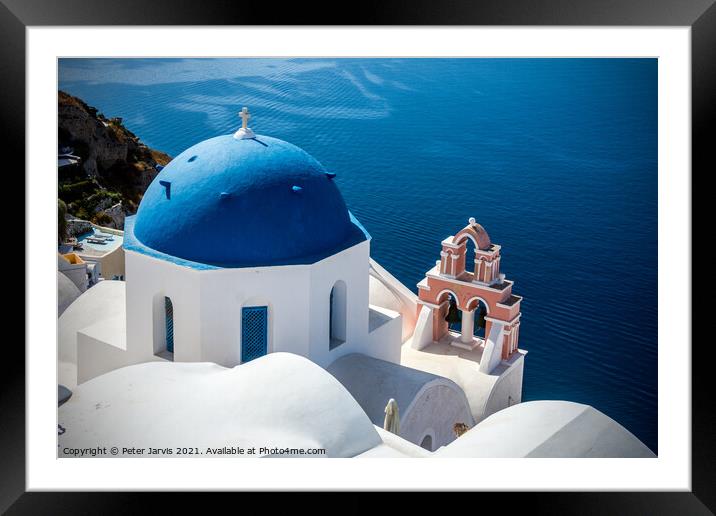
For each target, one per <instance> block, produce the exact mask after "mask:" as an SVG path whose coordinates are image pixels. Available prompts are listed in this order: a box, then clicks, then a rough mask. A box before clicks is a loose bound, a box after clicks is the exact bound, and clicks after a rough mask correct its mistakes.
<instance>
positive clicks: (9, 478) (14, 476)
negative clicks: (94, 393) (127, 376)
mask: <svg viewBox="0 0 716 516" xmlns="http://www.w3.org/2000/svg"><path fill="white" fill-rule="evenodd" d="M0 34H1V35H2V40H3V44H2V45H0V77H4V78H5V81H3V94H2V95H0V113H1V114H2V122H3V123H2V127H3V128H4V131H3V133H4V134H3V136H4V141H5V146H6V148H7V149H8V152H9V155H10V156H12V163H13V167H14V171H18V170H21V171H22V174H21V175H19V181H20V185H18V186H17V187H15V188H14V189H13V191H14V192H15V195H17V192H21V193H22V198H21V199H22V200H21V202H22V203H23V206H24V199H25V193H26V192H25V25H24V23H23V22H22V21H21V20H20V19H19V18H18V17H17V16H15V14H14V13H13V12H11V11H10V10H9V9H8V8H7V7H6V6H5V5H4V4H3V3H0ZM3 168H4V169H5V170H8V171H12V170H13V168H11V167H10V166H4V167H3ZM12 179H15V180H17V179H18V174H17V173H15V174H13V177H12ZM23 212H24V210H23ZM24 233H25V232H24V231H23V249H24V243H25V236H24ZM23 264H24V261H23ZM23 278H24V274H23ZM17 279H18V280H19V278H17ZM19 288H21V289H22V290H21V292H23V295H22V298H21V299H22V303H17V305H16V308H19V307H20V306H21V307H22V310H24V308H25V294H26V293H25V288H24V284H21V285H20V287H19ZM19 291H20V290H19ZM19 291H18V292H19ZM16 317H17V319H15V318H14V317H13V319H12V320H24V315H23V314H18V315H17V316H16ZM22 331H23V335H24V325H23V326H22ZM18 333H19V332H18ZM10 340H11V341H14V344H19V342H17V340H16V339H12V338H11V339H10ZM24 341H25V339H24V338H23V342H24ZM7 348H11V349H7ZM6 349H7V351H8V356H7V357H6V364H14V367H12V366H10V367H8V366H7V365H6V367H5V368H4V373H3V374H2V376H1V377H0V378H1V380H0V382H1V385H2V387H0V414H2V417H0V512H4V510H6V509H7V508H8V507H9V506H10V505H11V504H12V503H13V502H14V501H15V500H16V499H17V498H18V497H19V496H20V495H22V493H23V492H24V491H25V352H24V346H18V345H13V346H8V347H6Z"/></svg>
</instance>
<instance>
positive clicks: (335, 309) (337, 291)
mask: <svg viewBox="0 0 716 516" xmlns="http://www.w3.org/2000/svg"><path fill="white" fill-rule="evenodd" d="M328 304H329V312H328V328H329V342H328V349H329V350H331V349H335V348H337V347H338V346H340V345H341V344H343V343H344V342H345V341H346V307H347V306H346V284H345V282H343V281H341V280H338V281H336V284H335V285H333V288H332V289H331V295H330V299H329V302H328Z"/></svg>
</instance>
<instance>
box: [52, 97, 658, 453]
mask: <svg viewBox="0 0 716 516" xmlns="http://www.w3.org/2000/svg"><path fill="white" fill-rule="evenodd" d="M240 116H241V117H242V119H243V120H242V127H241V128H240V129H239V130H238V131H237V132H236V133H235V134H229V135H224V136H218V137H215V138H211V139H208V140H206V141H203V142H200V143H198V144H196V145H194V146H192V147H190V148H189V149H187V150H185V151H184V152H182V153H181V154H179V155H178V156H176V157H175V158H174V159H173V160H172V161H171V162H170V163H169V164H168V165H167V166H166V167H164V169H163V170H161V172H160V173H159V175H158V176H157V177H156V178H155V180H154V181H153V182H152V184H151V185H150V186H149V188H148V189H147V191H146V193H145V195H144V197H143V199H142V202H141V204H140V206H139V209H138V211H137V214H136V215H135V216H133V217H128V218H127V219H126V223H125V230H124V240H123V250H124V260H125V271H126V273H125V278H126V281H110V280H104V281H100V282H99V283H98V284H97V285H96V286H94V287H92V288H90V289H88V290H87V291H86V292H84V293H82V294H81V295H79V294H78V295H77V297H76V299H74V301H73V302H72V303H71V304H69V306H68V307H67V308H66V309H65V310H64V311H63V312H62V314H61V315H60V317H59V321H58V335H59V337H58V347H59V364H58V383H59V384H60V385H62V386H63V388H66V389H69V391H70V392H71V395H70V396H69V399H66V400H65V399H63V400H61V402H60V408H59V422H60V425H63V424H64V425H68V426H70V427H72V428H73V429H74V431H73V432H72V433H68V434H66V435H63V436H61V437H60V443H61V444H62V445H63V446H61V447H60V450H62V449H65V448H68V449H72V448H73V447H77V446H82V445H84V444H87V443H88V442H89V441H90V440H92V442H95V443H96V441H97V440H98V439H99V440H100V441H102V440H105V441H106V442H116V439H120V438H126V439H129V438H130V437H131V440H133V441H134V442H144V443H146V444H147V446H148V447H149V446H152V445H157V446H159V447H162V446H163V445H165V444H166V442H165V441H166V435H168V434H169V433H171V434H172V435H173V438H174V439H176V440H177V443H178V445H190V446H193V444H190V443H186V442H185V443H183V444H182V443H180V442H179V441H180V440H181V439H182V435H181V433H179V434H177V432H176V429H177V428H183V429H185V430H183V431H186V432H187V435H193V436H196V435H201V436H202V438H201V439H202V444H206V445H207V446H213V445H222V444H223V443H222V442H221V441H222V439H227V436H226V435H222V434H221V433H220V432H221V430H220V429H221V428H225V427H226V424H233V423H237V424H239V423H240V424H241V425H242V427H247V428H248V427H251V428H252V431H251V432H248V433H247V436H248V435H249V434H250V435H252V436H254V437H253V438H249V437H247V439H248V444H250V442H251V439H255V435H259V434H261V433H262V432H263V435H264V436H265V440H268V441H271V440H272V438H270V436H272V435H274V436H277V435H287V433H286V432H288V434H291V435H298V436H302V437H300V438H298V441H301V440H302V439H303V440H305V441H306V442H313V443H316V442H317V443H319V444H320V443H323V444H325V445H326V449H327V450H328V456H351V457H354V456H433V455H435V456H439V455H440V454H443V455H447V456H455V455H456V454H457V455H461V456H528V455H530V454H533V455H534V456H539V451H537V452H536V451H535V450H551V451H550V452H549V453H548V454H547V456H554V454H555V452H554V450H558V449H560V445H559V442H556V443H555V441H554V440H555V439H558V440H559V439H563V440H564V441H565V443H566V444H565V445H564V447H563V449H564V450H565V451H564V453H565V454H571V455H572V456H579V453H580V450H582V451H583V453H584V454H585V455H589V454H592V455H595V456H650V455H649V454H650V453H651V452H650V451H649V450H648V448H646V447H645V446H644V445H643V444H642V443H640V442H639V441H638V440H637V439H636V438H635V437H634V436H633V435H632V434H630V433H629V432H628V431H627V430H626V429H624V428H623V427H621V426H620V425H618V424H617V423H616V422H614V421H612V420H611V419H609V418H608V417H607V416H605V415H603V414H601V413H599V412H598V411H596V410H594V409H592V408H591V407H587V406H584V405H578V404H574V403H568V402H530V403H521V401H522V373H523V369H524V361H525V355H526V352H525V351H523V350H522V349H520V348H519V347H518V340H517V336H518V327H519V319H520V317H519V316H520V302H521V299H522V298H521V297H520V296H517V295H515V294H513V293H512V282H511V281H509V280H507V279H506V278H505V275H504V274H498V271H499V268H498V265H499V246H496V245H494V244H492V242H491V241H490V240H489V237H487V236H486V235H487V234H486V232H485V231H484V229H483V228H482V227H481V226H479V224H477V223H476V222H475V220H474V219H470V221H469V222H468V225H467V226H466V227H465V228H464V229H462V230H461V231H459V232H457V233H456V236H455V237H449V238H448V239H446V240H445V241H444V242H443V252H442V253H441V257H442V258H441V259H442V261H443V262H445V260H446V259H447V258H446V257H447V256H449V257H450V258H452V260H451V261H450V264H451V267H452V268H451V269H449V270H448V268H446V266H445V265H444V264H443V265H441V262H440V261H438V262H437V263H436V267H435V268H434V269H432V270H431V271H428V273H427V274H426V279H425V280H423V281H422V282H421V283H420V284H419V285H418V286H417V290H418V291H419V292H420V296H418V295H416V293H415V292H414V290H413V289H410V288H407V287H406V286H404V285H402V284H401V283H400V282H399V281H398V280H396V279H395V278H394V277H393V276H392V275H390V273H389V272H388V271H386V270H385V269H383V268H382V267H381V266H380V265H379V264H377V263H376V262H375V261H374V260H373V259H372V258H371V256H370V241H371V238H370V235H369V234H368V232H367V231H366V229H365V228H364V227H363V226H361V224H360V223H359V222H358V220H357V219H356V218H355V217H354V216H353V215H352V214H351V213H350V211H349V210H348V208H347V206H346V203H345V201H344V200H343V197H342V195H341V193H340V191H339V189H338V187H337V185H336V180H337V177H336V174H335V173H333V172H330V171H327V170H325V169H324V168H323V166H322V165H321V164H320V163H319V162H318V161H316V160H315V159H314V158H313V157H311V156H310V155H309V154H308V153H306V152H305V151H303V150H302V149H299V148H298V147H296V146H294V145H292V144H290V143H287V142H285V141H282V140H278V139H276V138H272V137H269V136H263V135H259V134H255V133H254V132H253V131H252V129H251V128H250V127H249V126H248V120H249V116H250V115H249V113H248V110H247V109H246V108H244V110H242V112H241V113H240ZM463 234H467V235H468V236H469V237H470V238H464V237H462V235H463ZM472 235H478V237H477V238H473V237H472ZM470 240H472V241H473V242H474V243H475V246H476V249H475V269H474V271H473V270H472V268H471V264H467V265H466V263H465V248H466V246H467V245H468V244H470ZM438 251H440V248H439V247H437V249H436V254H437V252H438ZM493 261H494V264H493ZM455 264H457V265H455ZM485 264H487V265H489V266H490V267H491V270H493V272H494V273H491V274H490V275H489V276H488V275H485V274H482V273H479V271H481V270H483V269H482V268H481V267H484V266H485ZM493 265H494V266H493ZM455 267H457V269H456V268H455ZM431 289H432V290H431ZM463 293H465V294H464V295H463ZM61 294H62V293H61ZM65 299H66V296H65ZM456 310H459V311H460V312H461V313H462V322H463V327H462V328H460V329H459V330H458V329H455V328H453V327H451V326H450V324H449V323H448V321H450V320H451V319H450V317H454V316H455V314H456V313H457V312H456ZM480 310H484V312H483V313H482V314H481V315H482V317H483V320H486V328H484V330H485V331H484V335H481V334H480V332H479V331H473V328H474V327H475V325H474V322H473V321H474V320H475V319H476V317H475V316H476V315H479V314H480ZM479 318H480V317H477V319H479ZM456 320H457V319H456ZM467 324H469V327H468V326H467ZM301 357H303V358H301ZM249 384H250V385H252V386H253V387H254V388H252V389H243V388H239V387H240V386H247V385H249ZM247 397H248V398H247ZM249 398H250V399H249ZM138 400H140V401H141V403H138ZM389 401H390V402H391V403H392V406H397V409H398V412H397V414H395V417H397V418H398V421H395V422H394V423H395V426H391V427H390V428H391V430H390V431H388V430H387V429H386V428H388V427H387V426H386V425H387V423H386V425H384V423H385V422H386V421H387V415H386V406H387V405H389ZM319 402H322V403H323V402H324V403H329V404H330V406H332V407H333V408H334V409H333V410H331V411H330V412H331V414H330V415H327V414H325V411H323V412H321V414H314V412H315V411H316V410H318V409H317V408H316V407H317V406H320V403H319ZM229 404H230V405H231V406H232V407H235V406H242V407H243V406H246V407H253V409H246V411H245V412H242V411H240V410H236V411H228V412H227V411H226V410H224V409H225V407H226V406H227V405H229ZM545 404H546V405H545ZM97 406H104V407H106V408H105V409H104V410H103V411H97V410H95V408H96V407H97ZM296 406H298V408H296ZM278 412H280V413H281V414H282V417H281V418H280V420H281V421H283V422H282V423H281V424H282V425H295V428H294V429H293V430H292V429H286V428H283V429H276V428H270V424H271V423H269V422H270V421H276V420H278V419H276V418H275V416H276V414H277V413H278ZM198 414H201V415H202V416H201V417H195V416H197V415H198ZM535 414H538V415H539V414H543V418H542V419H543V420H542V421H541V422H540V425H541V427H540V428H541V429H542V430H541V433H540V432H535V431H533V429H532V428H531V427H530V424H532V425H534V421H535ZM127 415H131V416H133V417H146V418H151V420H152V421H153V428H155V430H156V431H155V432H154V433H152V432H149V433H147V432H144V431H142V432H141V433H138V434H137V435H133V433H134V432H136V431H137V429H136V428H133V427H131V426H128V427H127V428H118V427H117V425H116V424H114V423H113V424H109V423H108V422H109V421H114V422H116V421H117V420H118V418H122V419H124V417H125V416H127ZM222 418H223V419H222ZM225 418H236V419H237V421H226V420H225ZM272 418H273V419H272ZM321 418H323V419H321ZM494 418H498V419H497V420H495V419H494ZM500 418H501V419H500ZM580 418H582V420H583V423H582V424H581V425H578V424H575V423H574V422H575V421H577V420H580ZM486 419H491V420H492V421H493V423H492V425H487V426H484V425H483V426H482V428H485V430H484V431H482V432H481V430H480V429H481V423H482V422H483V421H485V420H486ZM538 419H539V418H538ZM179 420H181V421H182V423H181V424H177V423H178V421H179ZM187 421H195V423H194V424H195V425H196V427H192V428H187ZM495 421H503V423H502V424H503V425H507V426H506V427H505V428H510V432H511V434H510V435H511V437H510V439H509V440H508V441H505V438H504V432H503V433H502V434H499V435H498V434H491V433H490V432H493V433H494V429H495V428H496V426H495V425H496V423H495ZM530 422H532V423H530ZM595 422H600V424H595ZM263 424H265V425H266V427H262V425H263ZM331 425H333V426H331ZM188 426H191V425H188ZM384 426H385V428H384ZM498 426H499V425H498ZM162 428H165V429H169V428H173V429H174V431H173V432H164V431H163V430H162ZM338 428H343V429H344V430H343V431H342V433H341V434H340V435H341V437H340V439H338V440H336V437H335V436H336V433H335V431H336V429H338ZM398 428H399V430H397V429H398ZM458 428H462V429H464V430H467V433H464V430H463V431H457V429H458ZM490 428H492V430H490ZM78 429H82V431H78ZM515 429H521V430H519V431H515ZM547 430H548V431H547ZM396 434H397V435H396ZM519 435H522V436H523V438H524V442H513V440H514V439H517V440H518V441H519V439H520V437H519ZM605 436H606V437H605ZM236 437H237V436H235V435H234V436H232V437H231V439H233V440H236ZM458 437H459V438H458ZM162 439H163V440H164V441H162ZM456 439H457V442H453V441H456ZM279 440H280V439H278V437H276V443H277V444H280V443H279V442H278V441H279ZM160 441H161V442H160ZM470 442H474V443H479V444H474V445H470V444H469V443H470ZM595 443H598V444H595ZM285 444H288V443H285ZM458 444H459V445H460V446H461V447H460V448H459V450H460V451H459V453H458V452H456V451H455V450H457V449H458V448H455V447H456V446H458ZM95 445H96V444H95ZM451 450H452V451H451ZM567 450H568V451H567ZM60 453H62V452H60ZM544 453H547V452H546V451H545V452H544ZM451 454H452V455H451ZM475 454H477V455H475ZM575 454H576V455H575Z"/></svg>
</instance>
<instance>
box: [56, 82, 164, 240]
mask: <svg viewBox="0 0 716 516" xmlns="http://www.w3.org/2000/svg"><path fill="white" fill-rule="evenodd" d="M57 109H58V142H59V150H60V152H63V151H67V150H71V153H72V154H73V155H74V156H79V157H80V158H81V159H80V161H79V163H77V164H74V165H68V166H63V167H60V168H59V169H58V176H59V192H58V197H59V198H60V199H62V200H63V201H65V202H66V203H67V209H68V212H69V213H70V214H72V215H74V216H76V217H79V218H82V219H87V220H91V221H92V222H95V223H97V224H105V225H109V226H113V227H118V226H123V225H124V215H126V214H132V213H135V212H136V210H137V206H138V205H139V201H140V200H141V198H142V195H143V194H144V191H145V190H146V189H147V187H148V186H149V183H151V182H152V180H153V179H154V177H156V175H157V174H158V170H157V166H158V165H161V166H164V165H166V164H167V163H168V162H169V161H170V160H171V158H170V157H169V156H168V155H167V154H165V153H163V152H161V151H157V150H155V149H150V148H149V147H147V146H146V145H145V144H144V143H142V142H141V141H140V140H139V138H138V137H137V136H136V135H135V134H134V133H132V132H131V131H130V130H129V129H127V128H126V127H124V125H123V123H122V119H121V118H106V117H105V116H104V115H102V114H101V113H98V112H97V109H95V108H93V107H92V106H88V105H87V104H86V103H85V102H83V101H82V100H80V99H79V98H77V97H73V96H72V95H69V94H67V93H65V92H63V91H60V92H59V93H58V105H57ZM118 204H119V206H117V205H118ZM108 211H111V213H108ZM119 229H122V228H121V227H119Z"/></svg>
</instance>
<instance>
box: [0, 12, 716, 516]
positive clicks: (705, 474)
mask: <svg viewBox="0 0 716 516" xmlns="http://www.w3.org/2000/svg"><path fill="white" fill-rule="evenodd" d="M11 1H12V0H11ZM5 3H6V0H3V1H2V2H0V34H2V40H3V43H4V44H3V45H0V70H1V71H3V73H4V77H6V81H5V84H4V85H3V90H4V94H3V95H1V96H0V113H2V118H3V122H4V123H3V125H4V126H5V127H11V128H15V129H17V130H14V131H10V130H8V131H6V134H5V136H6V144H7V145H8V147H9V149H11V153H12V154H13V155H14V157H15V158H16V159H18V162H17V163H16V166H18V167H21V168H20V169H21V170H25V163H24V157H25V130H24V129H25V46H26V45H25V28H26V24H28V23H27V22H28V21H29V22H30V24H31V23H32V22H38V21H39V24H41V25H42V24H49V23H47V16H49V14H48V13H45V15H44V16H45V18H44V19H43V21H44V23H43V21H40V20H39V18H38V17H37V16H35V15H34V14H33V13H31V14H33V15H28V14H27V11H22V12H20V13H17V14H18V15H16V12H17V11H16V12H13V11H11V10H10V9H8V7H7V6H6V5H5ZM33 3H34V4H35V7H37V4H38V2H33ZM39 3H44V2H39ZM60 3H61V2H57V4H60ZM72 3H73V4H75V5H77V6H78V7H79V5H78V4H79V3H81V2H72ZM162 3H163V2H162ZM516 3H517V4H520V3H521V2H516ZM557 3H559V2H557ZM662 3H663V2H662ZM701 3H703V2H701ZM47 5H48V4H46V3H45V6H47ZM473 7H474V6H473ZM515 7H517V8H519V6H512V9H514V8H515ZM692 7H693V5H692ZM632 9H634V7H633V5H632ZM510 10H511V9H510V8H507V6H506V9H505V11H506V12H505V13H502V14H501V16H499V17H498V18H499V19H495V15H494V12H489V13H488V14H487V15H486V16H485V18H484V19H483V18H480V20H482V21H483V23H481V24H498V25H499V24H507V23H509V22H510V20H511V19H519V20H521V21H520V23H510V24H534V25H539V24H546V23H547V22H548V20H549V21H550V22H551V23H554V24H560V23H559V22H558V20H556V19H555V14H554V13H547V14H545V13H544V12H543V13H541V14H540V13H539V12H535V10H534V9H532V12H531V13H529V15H528V18H529V19H530V20H531V21H530V23H528V22H527V21H525V14H524V13H517V14H515V17H514V18H512V17H511V15H510V13H509V11H510ZM50 11H51V10H50ZM476 11H479V8H477V9H476ZM545 11H547V9H545ZM20 14H21V15H22V16H19V15H20ZM70 14H71V17H72V18H73V19H74V24H86V25H92V24H101V23H104V24H110V25H111V24H114V23H116V22H113V21H112V20H111V18H112V14H111V12H107V13H100V14H99V15H97V13H96V12H95V13H94V14H95V16H92V15H90V16H89V17H90V18H94V19H84V20H79V19H77V18H82V16H83V14H81V13H80V12H71V13H70ZM104 14H106V16H105V15H104ZM453 14H454V13H453ZM475 14H476V13H475V12H473V13H471V14H470V16H467V18H463V21H462V23H475V22H474V20H475V19H476V17H475ZM618 14H619V13H615V12H614V11H612V13H611V16H612V17H614V16H615V15H618ZM669 14H670V15H671V18H669V17H668V16H667V18H663V17H662V18H661V20H662V21H661V22H660V24H662V25H688V24H691V23H690V22H689V23H686V22H685V21H684V16H685V15H683V14H682V15H680V16H676V15H674V14H673V12H670V13H669ZM664 16H666V15H664ZM171 17H172V16H171V15H170V16H169V18H171ZM478 17H479V13H478ZM60 18H62V17H59V16H58V17H57V18H55V19H57V20H58V22H57V23H56V24H57V25H60V24H62V23H60V22H59V20H60ZM388 18H391V19H392V18H394V15H393V16H389V17H388ZM586 18H589V19H585V20H583V21H582V23H584V24H598V23H595V22H596V20H595V19H594V17H593V16H592V17H590V16H587V17H586ZM650 18H653V16H651V17H650ZM650 18H649V19H650ZM199 19H200V18H199ZM443 19H444V17H443ZM649 19H645V20H646V21H643V22H642V23H640V24H644V25H646V24H650V22H649ZM666 19H671V21H672V22H671V23H668V22H665V21H664V20H666ZM227 20H228V18H222V23H227ZM465 20H467V21H465ZM689 20H695V21H693V24H692V25H691V27H692V117H693V118H692V138H693V140H692V162H693V167H692V169H693V170H694V171H696V170H702V172H705V170H706V168H705V165H706V163H707V162H708V158H709V154H710V146H711V145H712V141H713V139H712V138H710V134H711V131H710V130H711V128H712V126H713V122H714V120H713V115H711V112H712V111H713V107H714V106H715V105H716V102H715V100H716V68H715V67H714V66H713V63H716V4H714V3H713V1H712V2H711V3H710V5H706V7H705V9H704V10H703V11H702V12H701V13H700V14H699V15H698V16H695V17H694V16H693V14H689ZM237 21H238V20H237ZM438 21H440V18H439V17H438ZM172 22H173V20H166V19H165V20H164V21H163V23H165V24H171V23H172ZM612 22H613V24H624V22H623V20H620V21H617V20H615V19H612ZM145 23H147V22H146V21H145ZM150 23H151V22H150ZM178 23H181V22H180V21H178ZM382 23H386V22H385V21H383V22H382ZM390 23H398V22H397V21H391V22H390ZM567 23H570V21H569V20H566V21H563V22H562V24H567ZM571 23H575V21H574V20H573V21H572V22H571ZM601 23H603V24H609V23H608V20H602V21H601ZM9 77H13V79H12V80H10V79H8V78H9ZM692 177H693V174H692ZM22 178H23V180H22V187H21V191H22V192H23V198H24V197H25V193H26V192H25V184H24V179H25V176H24V174H23V176H22ZM692 234H693V230H692ZM23 301H24V297H23ZM692 301H693V300H692ZM692 305H693V302H692ZM22 306H23V307H24V306H25V303H24V302H23V304H22ZM11 352H12V353H17V356H16V357H15V356H13V358H16V359H17V362H15V363H24V351H23V350H22V349H15V350H11ZM699 355H700V358H699V361H694V362H693V366H692V367H693V381H692V425H693V437H692V492H691V493H657V492H649V493H567V494H561V495H560V496H558V497H555V496H554V495H553V494H552V493H530V494H524V495H523V494H516V495H517V496H519V497H520V498H529V500H526V501H527V502H528V503H529V504H530V505H531V507H532V509H533V510H532V512H537V513H541V512H545V513H554V512H555V511H556V510H557V509H558V508H559V509H560V510H558V511H556V512H562V511H569V512H576V511H577V509H578V508H579V507H580V506H581V507H584V506H587V507H590V509H591V510H590V512H593V513H599V514H602V513H603V514H611V513H614V512H617V513H622V514H625V513H641V514H647V513H648V514H674V513H676V512H678V513H681V514H684V515H685V514H713V512H711V511H714V510H716V491H715V490H714V489H713V486H714V485H716V453H715V449H714V447H713V432H714V428H716V417H715V416H714V413H713V411H710V412H709V411H708V408H709V407H711V406H712V403H713V401H712V399H711V398H710V397H709V395H708V393H709V392H710V390H711V389H709V387H710V385H709V384H710V383H711V382H710V376H711V375H712V372H711V371H710V364H712V363H713V361H712V360H709V358H712V357H713V355H714V352H713V351H712V350H711V349H709V346H704V347H703V349H702V348H700V349H699ZM24 380H25V370H24V368H22V369H15V370H13V371H9V372H8V373H7V374H4V375H3V376H2V389H1V390H0V410H2V412H1V413H2V415H3V417H2V418H0V439H1V443H2V448H0V449H1V450H2V451H3V453H2V460H0V480H1V481H0V512H2V513H4V512H5V511H6V510H8V508H9V509H10V511H9V512H10V513H15V514H24V513H37V512H52V513H55V514H61V513H75V514H76V513H78V512H80V513H81V512H98V511H101V512H109V513H113V512H116V511H117V510H123V511H126V509H127V507H128V505H133V504H135V503H136V504H137V506H138V507H141V508H143V509H146V508H148V507H149V506H151V505H152V504H150V503H148V502H147V498H148V495H144V494H141V495H135V494H130V493H117V494H113V495H111V496H108V495H106V494H103V493H91V494H80V493H77V494H68V493H25V481H26V464H25V459H26V456H25V395H24V393H25V384H24ZM23 493H25V494H23ZM240 496H244V497H245V496H246V494H243V495H240ZM483 496H484V498H482V497H483ZM500 496H501V495H499V494H498V495H490V496H487V494H485V495H481V498H482V499H483V502H481V503H484V502H488V505H493V504H494V505H495V506H499V504H500V500H499V499H498V498H500ZM161 498H163V499H164V502H162V504H161V507H162V508H163V509H166V508H168V506H169V503H168V502H170V500H169V499H168V497H166V496H162V497H161ZM182 498H183V497H176V496H174V497H173V502H174V503H176V502H177V501H178V500H179V503H183V502H182V500H181V499H182ZM257 501H258V500H257ZM165 503H167V505H165ZM502 503H504V499H502ZM709 509H711V510H709ZM535 510H536V511H535Z"/></svg>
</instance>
